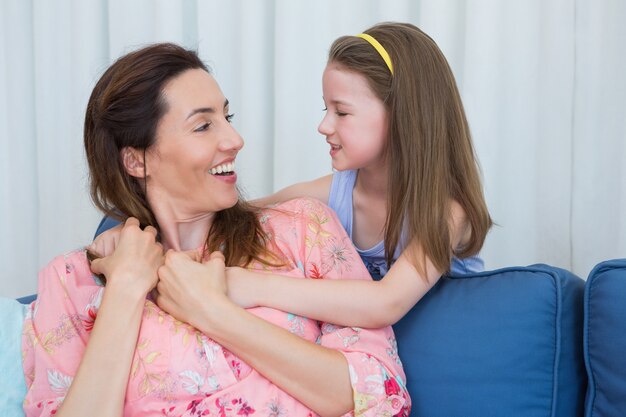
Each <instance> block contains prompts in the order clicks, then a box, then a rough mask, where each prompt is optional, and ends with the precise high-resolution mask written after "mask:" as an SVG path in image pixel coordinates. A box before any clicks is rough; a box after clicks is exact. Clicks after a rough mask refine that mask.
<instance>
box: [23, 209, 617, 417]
mask: <svg viewBox="0 0 626 417" xmlns="http://www.w3.org/2000/svg"><path fill="white" fill-rule="evenodd" d="M115 223H116V222H114V221H110V220H104V221H103V222H102V223H101V224H100V226H99V228H98V233H100V232H102V231H103V230H106V229H107V228H109V227H111V226H112V225H114V224H115ZM21 301H23V302H30V301H32V297H30V298H28V299H22V300H21ZM408 318H409V319H408V320H403V322H402V325H400V326H396V328H395V331H396V335H397V337H398V344H399V346H398V349H399V353H400V355H401V357H402V360H403V363H404V366H405V370H406V373H407V381H408V385H407V386H408V388H409V391H410V392H411V397H412V399H413V412H412V416H420V417H422V416H425V417H457V416H458V417H490V416H493V417H514V416H520V417H535V416H537V417H539V416H545V417H579V416H580V417H583V416H584V417H624V416H626V259H621V260H614V261H607V262H603V263H601V264H599V265H598V266H596V267H595V268H594V269H593V271H592V272H591V273H590V275H589V277H588V279H587V281H586V283H585V281H583V280H582V279H581V278H579V277H577V276H575V275H574V274H572V273H571V272H568V271H566V270H563V269H559V268H555V267H551V266H548V265H531V266H527V267H511V268H503V269H499V270H495V271H486V272H482V273H478V274H471V275H463V276H445V277H443V278H442V279H441V280H440V281H439V282H438V283H437V284H436V285H435V286H434V287H433V288H432V290H431V291H430V292H429V293H428V294H427V295H426V296H425V297H424V298H423V299H422V300H421V301H420V302H419V303H418V304H417V305H416V306H415V307H414V308H413V309H412V310H411V311H410V312H409V317H408Z"/></svg>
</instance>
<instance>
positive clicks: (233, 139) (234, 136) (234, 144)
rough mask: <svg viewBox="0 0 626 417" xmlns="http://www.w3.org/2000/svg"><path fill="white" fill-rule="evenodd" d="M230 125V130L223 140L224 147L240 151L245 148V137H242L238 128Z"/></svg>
mask: <svg viewBox="0 0 626 417" xmlns="http://www.w3.org/2000/svg"><path fill="white" fill-rule="evenodd" d="M229 126H230V132H228V134H227V135H226V137H225V140H224V141H223V142H222V143H223V149H224V150H235V151H239V150H240V149H241V148H243V138H242V137H241V135H240V134H239V132H238V131H237V129H235V128H234V127H233V126H232V125H229Z"/></svg>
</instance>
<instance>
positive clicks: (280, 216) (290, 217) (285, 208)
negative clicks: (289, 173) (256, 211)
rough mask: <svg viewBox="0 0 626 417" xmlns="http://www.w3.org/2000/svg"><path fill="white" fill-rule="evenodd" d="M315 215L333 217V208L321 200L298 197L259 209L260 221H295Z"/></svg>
mask: <svg viewBox="0 0 626 417" xmlns="http://www.w3.org/2000/svg"><path fill="white" fill-rule="evenodd" d="M315 215H318V216H325V217H328V216H332V217H335V213H334V212H333V210H332V209H331V208H330V207H328V206H327V205H326V204H325V203H323V202H322V201H320V200H318V199H315V198H311V197H299V198H294V199H292V200H288V201H284V202H282V203H279V204H276V205H273V206H270V207H266V208H264V209H263V210H261V216H260V218H261V223H264V219H265V221H268V220H271V221H285V220H287V221H290V222H294V221H296V222H297V221H299V220H303V219H305V220H306V219H309V218H311V216H315Z"/></svg>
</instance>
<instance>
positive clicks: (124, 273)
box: [91, 217, 163, 297]
mask: <svg viewBox="0 0 626 417" xmlns="http://www.w3.org/2000/svg"><path fill="white" fill-rule="evenodd" d="M156 235H157V231H156V229H155V228H154V227H152V226H148V227H146V228H145V229H144V230H141V229H140V228H139V220H137V219H135V218H134V217H130V218H128V219H127V220H126V222H125V223H124V226H123V227H122V228H121V230H120V233H119V240H118V242H117V246H116V248H115V250H114V251H113V253H111V254H110V255H109V256H105V257H103V258H99V259H95V260H94V261H92V262H91V271H92V272H93V273H95V274H103V275H104V276H105V277H106V279H107V289H109V288H116V289H122V291H125V292H128V291H131V292H134V293H135V294H136V295H137V296H141V297H145V296H146V295H147V294H148V292H150V290H152V288H154V287H155V286H156V283H157V281H158V275H157V270H158V268H159V267H160V266H161V265H162V264H163V247H162V246H161V244H160V243H159V242H157V241H156Z"/></svg>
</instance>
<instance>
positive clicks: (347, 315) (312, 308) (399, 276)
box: [227, 252, 441, 328]
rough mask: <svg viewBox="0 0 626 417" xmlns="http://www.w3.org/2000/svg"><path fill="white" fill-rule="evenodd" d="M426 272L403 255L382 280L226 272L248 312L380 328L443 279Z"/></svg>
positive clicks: (238, 300) (231, 289) (234, 296)
mask: <svg viewBox="0 0 626 417" xmlns="http://www.w3.org/2000/svg"><path fill="white" fill-rule="evenodd" d="M427 271H428V276H427V277H426V279H424V278H423V277H422V276H421V274H420V273H419V272H418V271H417V270H416V269H415V267H414V266H413V264H412V263H411V262H410V261H409V259H408V257H407V254H406V253H405V252H403V253H402V255H400V257H399V258H398V259H397V260H396V262H395V263H394V264H393V265H392V267H391V269H389V271H388V272H387V274H386V275H385V277H384V278H383V279H382V280H380V281H364V280H336V281H335V280H299V279H293V278H291V277H287V276H283V275H276V274H271V275H268V274H264V273H258V272H254V271H250V270H247V269H243V268H228V270H227V278H228V296H229V297H230V298H232V299H233V300H234V301H235V302H236V303H238V304H240V305H244V306H246V307H250V306H256V305H258V306H267V307H272V308H276V309H279V310H283V311H288V312H291V313H294V314H298V315H302V316H306V317H310V318H314V319H316V320H321V321H326V322H329V323H335V324H338V325H342V326H358V327H365V328H379V327H384V326H389V325H392V324H394V323H396V322H397V321H398V320H400V319H401V318H402V317H403V316H404V315H405V314H406V313H407V312H408V311H409V310H410V309H411V308H412V307H413V306H414V305H415V304H416V303H417V302H418V301H419V300H420V299H421V298H422V297H423V296H424V294H426V293H427V292H428V290H430V288H432V286H433V285H434V284H435V283H436V282H437V280H438V279H439V277H440V276H441V273H440V272H439V271H437V270H436V269H435V267H434V266H433V265H432V263H431V262H428V263H427ZM346 300H348V301H346Z"/></svg>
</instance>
